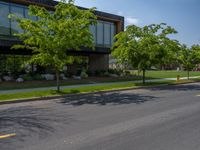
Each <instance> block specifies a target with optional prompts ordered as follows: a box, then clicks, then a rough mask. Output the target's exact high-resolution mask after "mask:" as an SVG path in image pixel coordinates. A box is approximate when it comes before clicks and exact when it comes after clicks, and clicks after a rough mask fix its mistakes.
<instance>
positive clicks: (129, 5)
mask: <svg viewBox="0 0 200 150" xmlns="http://www.w3.org/2000/svg"><path fill="white" fill-rule="evenodd" d="M75 4H76V5H78V6H82V7H86V8H91V7H96V8H97V10H99V11H104V12H108V13H112V14H117V15H121V16H124V17H125V25H130V24H135V25H137V26H141V27H142V26H144V25H149V24H152V23H156V24H159V23H162V22H163V23H167V25H170V26H172V27H174V28H175V29H176V30H177V31H178V34H177V35H175V36H172V38H173V39H177V40H179V41H180V42H181V43H182V44H187V45H188V46H191V45H193V44H200V0H76V1H75Z"/></svg>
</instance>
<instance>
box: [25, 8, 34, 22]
mask: <svg viewBox="0 0 200 150" xmlns="http://www.w3.org/2000/svg"><path fill="white" fill-rule="evenodd" d="M25 18H27V19H31V20H34V21H36V20H37V17H36V16H30V15H29V11H28V8H25Z"/></svg>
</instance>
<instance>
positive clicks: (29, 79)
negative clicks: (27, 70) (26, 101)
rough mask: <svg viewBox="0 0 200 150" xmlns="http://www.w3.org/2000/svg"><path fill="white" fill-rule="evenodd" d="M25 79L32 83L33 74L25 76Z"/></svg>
mask: <svg viewBox="0 0 200 150" xmlns="http://www.w3.org/2000/svg"><path fill="white" fill-rule="evenodd" d="M23 79H24V80H25V81H32V80H33V77H32V75H31V74H25V75H23Z"/></svg>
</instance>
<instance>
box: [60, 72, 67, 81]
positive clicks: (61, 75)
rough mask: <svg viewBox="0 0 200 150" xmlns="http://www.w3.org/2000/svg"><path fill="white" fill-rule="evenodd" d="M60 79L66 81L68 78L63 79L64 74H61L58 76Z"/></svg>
mask: <svg viewBox="0 0 200 150" xmlns="http://www.w3.org/2000/svg"><path fill="white" fill-rule="evenodd" d="M60 77H61V79H62V80H68V78H67V77H65V74H64V73H61V74H60Z"/></svg>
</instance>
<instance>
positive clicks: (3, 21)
mask: <svg viewBox="0 0 200 150" xmlns="http://www.w3.org/2000/svg"><path fill="white" fill-rule="evenodd" d="M8 15H9V5H8V4H6V3H0V35H10V21H9V19H8Z"/></svg>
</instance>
